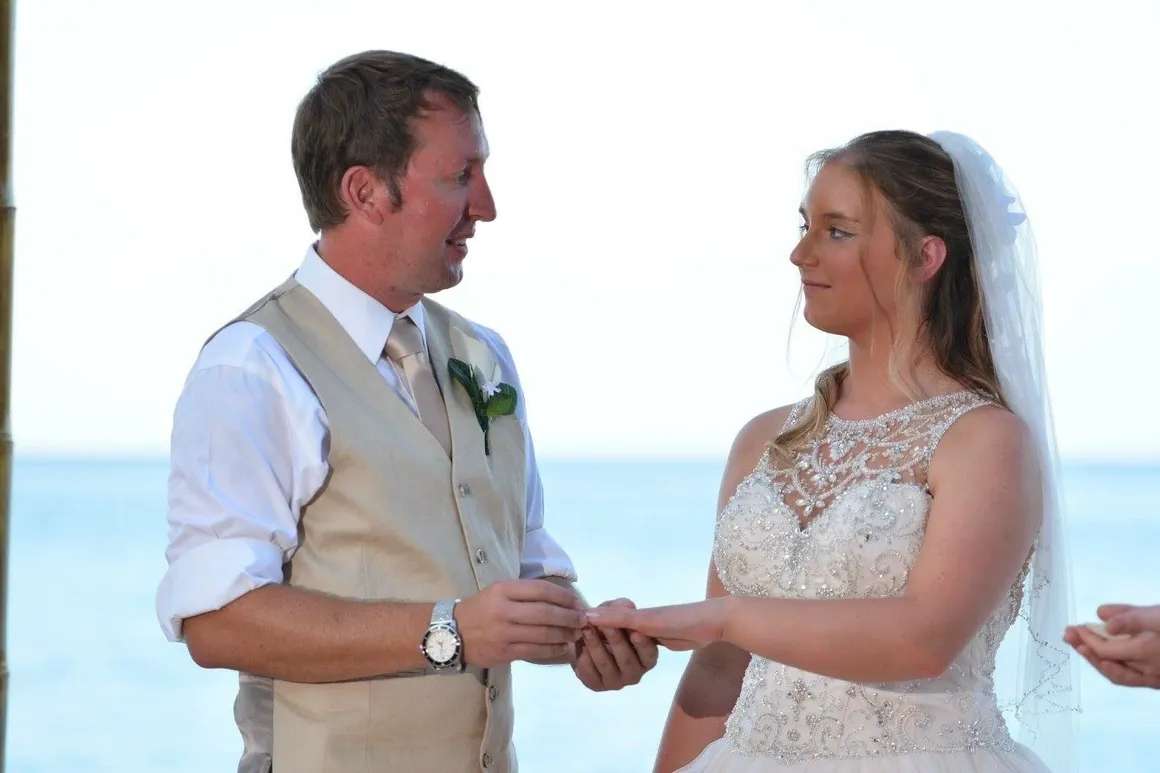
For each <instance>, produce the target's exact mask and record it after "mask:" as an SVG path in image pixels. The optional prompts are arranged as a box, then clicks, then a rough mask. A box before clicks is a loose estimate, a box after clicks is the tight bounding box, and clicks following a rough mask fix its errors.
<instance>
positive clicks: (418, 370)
mask: <svg viewBox="0 0 1160 773" xmlns="http://www.w3.org/2000/svg"><path fill="white" fill-rule="evenodd" d="M385 351H386V353H387V359H388V360H390V361H391V363H392V364H393V365H394V366H395V372H396V373H399V375H400V377H401V378H402V379H403V383H404V384H406V385H407V390H408V391H409V392H410V393H411V397H412V398H414V400H415V405H416V406H417V407H418V408H419V420H420V421H422V422H423V424H424V425H425V426H426V427H427V429H428V430H429V431H430V432H431V434H432V435H434V436H435V439H436V440H438V441H439V445H441V446H443V450H444V451H446V452H447V455H448V456H450V455H451V428H450V427H449V426H448V424H447V406H446V405H444V404H443V397H442V395H441V394H440V393H439V385H438V384H437V383H436V381H435V373H434V371H432V370H431V362H430V360H429V359H428V358H427V351H426V349H424V348H423V334H422V333H420V332H419V328H418V327H417V326H416V325H415V322H414V320H412V319H411V318H410V317H396V318H395V324H394V325H392V326H391V334H390V335H389V336H388V337H387V345H386V348H385Z"/></svg>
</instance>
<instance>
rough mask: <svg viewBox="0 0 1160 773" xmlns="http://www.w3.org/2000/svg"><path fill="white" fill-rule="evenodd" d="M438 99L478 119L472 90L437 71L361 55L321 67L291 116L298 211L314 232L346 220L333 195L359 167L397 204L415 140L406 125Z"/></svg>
mask: <svg viewBox="0 0 1160 773" xmlns="http://www.w3.org/2000/svg"><path fill="white" fill-rule="evenodd" d="M435 95H439V96H442V97H445V98H446V99H448V100H449V101H451V102H452V103H453V104H454V105H456V106H457V107H459V108H460V109H461V110H463V111H464V112H470V111H475V112H476V113H478V112H479V102H478V97H479V89H478V88H477V87H476V85H475V84H474V83H472V82H471V81H470V80H468V79H467V77H466V76H464V75H462V74H460V73H458V72H456V71H454V70H452V69H450V68H448V67H444V66H443V65H439V64H435V63H434V62H430V61H427V60H426V59H422V58H420V57H417V56H412V55H410V54H403V53H398V52H395V51H364V52H362V53H360V54H354V55H353V56H348V57H346V58H345V59H342V60H340V61H338V62H335V63H334V64H333V65H331V66H330V67H328V68H327V69H326V70H325V71H323V72H322V73H321V74H320V75H319V76H318V82H317V83H315V84H314V87H313V88H311V89H310V91H309V92H307V94H306V96H305V97H303V98H302V101H301V102H300V103H299V105H298V111H297V113H296V114H295V116H294V131H293V134H292V135H291V140H290V152H291V155H292V157H293V160H294V173H295V175H296V176H297V177H298V187H299V189H300V190H301V191H302V204H303V206H304V207H305V208H306V215H307V217H308V218H309V220H310V228H311V230H313V231H314V232H315V233H318V232H320V231H323V230H325V229H327V228H332V227H334V226H336V225H338V224H340V223H342V221H343V220H345V219H346V216H347V211H346V208H345V207H344V206H343V204H342V201H341V199H340V198H339V196H338V189H339V185H340V184H341V182H342V176H343V174H345V173H346V170H347V169H349V168H350V167H352V166H360V165H361V166H366V167H369V168H370V169H372V170H373V171H374V172H375V174H377V175H378V176H379V177H380V178H381V179H382V180H384V181H385V182H386V183H387V186H388V189H389V190H390V193H391V203H392V204H393V205H394V206H395V207H399V206H401V205H402V194H401V186H400V184H401V182H402V178H403V175H404V173H405V171H406V168H407V164H408V163H409V162H410V160H411V154H412V153H414V151H415V137H414V134H413V133H412V125H411V122H412V120H414V119H415V118H418V117H420V116H421V115H423V114H424V113H426V112H428V111H431V110H433V109H435V108H436V105H434V104H433V103H432V102H431V97H432V96H435Z"/></svg>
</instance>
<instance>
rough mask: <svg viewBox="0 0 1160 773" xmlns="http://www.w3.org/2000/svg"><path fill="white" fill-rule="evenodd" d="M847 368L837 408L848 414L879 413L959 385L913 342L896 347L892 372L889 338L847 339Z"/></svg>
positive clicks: (923, 348) (928, 353)
mask: <svg viewBox="0 0 1160 773" xmlns="http://www.w3.org/2000/svg"><path fill="white" fill-rule="evenodd" d="M849 345H850V364H849V371H848V373H847V375H846V377H845V379H843V380H842V385H841V389H840V391H839V396H838V402H837V404H836V405H835V408H838V410H839V412H840V413H842V415H844V416H847V417H848V418H858V417H862V416H878V415H881V414H883V413H888V412H890V411H893V410H896V409H898V408H902V407H905V406H907V405H909V404H911V403H913V402H914V401H915V400H916V399H919V400H921V399H925V398H928V397H932V396H934V395H940V394H946V393H947V392H954V391H956V390H958V389H961V388H962V387H961V385H960V384H958V383H957V382H956V381H955V380H954V379H953V378H951V377H950V376H948V375H947V374H945V373H943V372H942V371H941V370H939V368H938V366H937V365H935V363H934V360H933V358H932V357H931V356H930V351H929V349H928V348H926V347H925V346H922V345H920V344H916V345H915V346H913V347H910V349H909V350H906V349H902V350H899V351H898V352H897V353H896V354H895V356H896V357H897V358H898V359H897V362H896V363H895V369H894V376H893V377H892V376H891V367H890V363H891V354H892V352H894V346H893V344H892V343H891V342H890V341H883V340H872V341H868V342H865V343H862V342H859V341H857V340H855V339H850V341H849Z"/></svg>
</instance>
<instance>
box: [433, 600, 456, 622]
mask: <svg viewBox="0 0 1160 773" xmlns="http://www.w3.org/2000/svg"><path fill="white" fill-rule="evenodd" d="M458 603H459V599H443V600H442V601H437V602H435V608H434V609H433V610H431V625H436V624H438V623H450V624H451V625H455V605H456V604H458Z"/></svg>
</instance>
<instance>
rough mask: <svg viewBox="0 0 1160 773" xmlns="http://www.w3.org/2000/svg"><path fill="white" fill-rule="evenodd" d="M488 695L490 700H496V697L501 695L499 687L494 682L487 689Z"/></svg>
mask: <svg viewBox="0 0 1160 773" xmlns="http://www.w3.org/2000/svg"><path fill="white" fill-rule="evenodd" d="M487 697H488V698H489V699H490V700H495V699H496V698H498V697H499V688H498V687H496V686H495V685H494V684H493V685H492V686H491V687H489V688H488V689H487Z"/></svg>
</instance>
